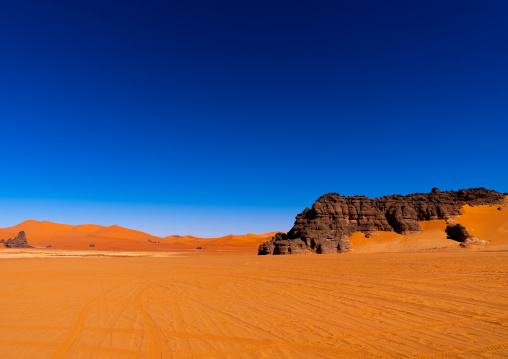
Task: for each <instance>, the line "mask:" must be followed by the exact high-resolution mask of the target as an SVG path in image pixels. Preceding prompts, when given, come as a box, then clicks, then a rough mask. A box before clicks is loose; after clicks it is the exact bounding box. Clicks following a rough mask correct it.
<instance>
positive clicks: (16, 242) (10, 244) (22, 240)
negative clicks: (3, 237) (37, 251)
mask: <svg viewBox="0 0 508 359" xmlns="http://www.w3.org/2000/svg"><path fill="white" fill-rule="evenodd" d="M4 246H6V247H7V248H33V247H32V246H29V245H28V242H27V240H26V235H25V232H23V231H21V232H19V233H18V235H17V236H16V237H14V238H13V239H11V238H9V239H8V240H7V241H5V243H4Z"/></svg>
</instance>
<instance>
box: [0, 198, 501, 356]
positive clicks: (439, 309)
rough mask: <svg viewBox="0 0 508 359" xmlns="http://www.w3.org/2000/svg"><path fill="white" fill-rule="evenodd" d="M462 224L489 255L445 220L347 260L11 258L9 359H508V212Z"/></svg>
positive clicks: (5, 316) (88, 254)
mask: <svg viewBox="0 0 508 359" xmlns="http://www.w3.org/2000/svg"><path fill="white" fill-rule="evenodd" d="M463 213H464V214H463V215H462V216H460V217H458V218H457V219H458V220H459V222H462V221H463V222H464V223H465V222H466V221H468V222H467V223H468V228H472V229H471V232H473V233H474V235H477V236H478V237H480V238H481V239H485V240H488V241H489V242H490V244H489V245H488V246H485V247H482V248H480V249H476V250H463V249H460V247H459V245H458V243H456V242H453V241H450V240H449V239H447V240H446V242H441V241H442V240H443V238H442V235H443V233H441V227H440V226H441V225H442V224H440V223H439V221H436V223H434V224H433V225H432V226H430V227H428V228H425V229H426V230H425V231H424V233H426V234H427V236H425V235H423V234H418V235H414V236H416V237H412V238H413V239H414V242H416V243H420V242H421V243H420V244H414V243H411V245H409V247H408V246H405V245H404V243H406V242H407V238H403V237H406V236H400V237H397V236H396V238H395V241H394V240H393V238H392V239H391V240H387V239H386V238H382V236H383V235H385V234H384V233H381V234H379V236H377V237H373V238H372V239H374V240H377V241H378V242H376V243H377V244H376V246H374V247H372V246H370V247H369V245H368V244H365V243H363V242H362V238H361V236H358V237H357V238H356V242H357V243H356V246H357V250H355V252H353V253H347V254H336V255H298V256H257V255H256V252H255V250H253V247H252V245H250V246H245V248H244V250H235V251H229V252H228V251H222V250H207V251H186V252H185V251H183V252H177V251H173V252H170V253H169V252H168V253H164V254H161V256H158V254H156V253H152V252H145V253H142V252H133V251H127V252H125V253H121V254H120V255H115V254H113V253H110V254H107V252H104V253H106V255H103V254H104V253H102V252H97V251H80V252H77V251H74V252H72V251H65V250H56V249H53V250H49V251H44V250H41V249H29V250H26V252H31V253H32V254H31V256H32V257H31V258H19V256H18V258H15V257H12V254H8V253H9V251H10V252H11V253H14V251H15V250H7V251H6V250H4V249H2V250H1V251H0V252H2V256H3V257H4V258H3V259H1V260H0V271H1V273H2V276H1V277H0V298H1V300H2V304H3V305H2V307H0V358H357V357H361V358H506V357H508V239H507V236H506V230H507V229H508V210H507V209H506V208H503V210H502V211H499V210H497V209H496V208H492V207H484V208H480V207H474V208H473V207H472V208H465V209H464V211H463ZM489 223H490V224H491V225H490V226H489V225H488V224H489ZM494 225H495V226H494ZM386 235H393V234H390V233H387V234H386ZM436 236H437V237H436ZM409 237H411V236H409ZM445 239H446V238H445ZM426 241H430V242H431V243H428V244H425V243H426ZM362 243H363V244H362ZM387 243H397V244H396V245H393V244H392V245H390V244H387ZM441 244H443V246H444V247H443V246H441ZM383 248H384V249H385V250H382V249H383ZM369 251H370V252H369ZM19 252H20V251H19V250H18V253H19ZM21 252H24V251H21ZM60 252H61V253H63V254H64V255H63V256H58V257H53V255H52V254H51V253H56V255H58V253H60ZM34 253H35V254H34ZM37 253H39V254H37ZM40 253H43V254H44V253H45V254H46V255H45V256H42V254H40ZM72 253H74V254H77V255H78V256H77V257H74V256H68V255H72ZM9 256H10V257H9ZM5 258H9V259H5Z"/></svg>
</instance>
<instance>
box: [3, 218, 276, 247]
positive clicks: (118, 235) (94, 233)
mask: <svg viewBox="0 0 508 359" xmlns="http://www.w3.org/2000/svg"><path fill="white" fill-rule="evenodd" d="M20 231H25V233H26V236H27V240H28V243H29V244H30V245H31V246H34V247H36V248H38V249H43V248H46V247H48V246H51V247H48V248H51V250H54V249H65V250H96V251H124V252H126V251H135V252H140V251H141V252H147V251H182V250H186V251H189V250H195V249H196V248H197V247H202V248H206V249H208V250H210V249H211V250H225V251H226V250H227V251H238V250H240V251H243V250H247V251H251V252H252V251H253V250H256V249H257V248H258V247H259V245H260V244H262V243H264V242H266V241H268V240H270V239H271V238H272V237H273V235H274V234H275V233H276V232H269V233H263V234H245V235H228V236H224V237H219V238H200V237H194V236H190V235H189V236H175V235H172V236H167V237H158V236H153V235H150V234H148V233H144V232H141V231H137V230H134V229H129V228H124V227H120V226H117V225H112V226H109V227H105V226H99V225H95V224H83V225H77V226H73V225H70V224H60V223H53V222H49V221H36V220H28V221H24V222H22V223H19V224H17V225H15V226H12V227H7V228H0V239H5V240H7V239H9V238H14V237H15V236H16V235H17V234H18V233H19V232H20ZM91 244H93V245H95V247H94V248H93V249H91V247H90V245H91ZM1 251H2V248H0V252H1Z"/></svg>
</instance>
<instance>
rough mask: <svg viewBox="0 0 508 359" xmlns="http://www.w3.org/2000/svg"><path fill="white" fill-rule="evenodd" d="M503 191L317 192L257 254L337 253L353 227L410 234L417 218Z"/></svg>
mask: <svg viewBox="0 0 508 359" xmlns="http://www.w3.org/2000/svg"><path fill="white" fill-rule="evenodd" d="M504 203H505V196H504V195H503V194H502V193H499V192H496V191H492V190H488V189H485V188H483V187H481V188H471V189H461V190H459V191H443V192H441V191H440V190H439V189H438V188H433V189H432V192H430V193H414V194H409V195H407V196H401V195H397V194H396V195H391V196H385V197H380V198H368V197H366V196H351V197H345V196H341V195H339V194H338V193H327V194H325V195H323V196H321V197H320V198H319V199H318V200H317V201H316V202H315V203H314V204H313V205H312V208H306V209H305V210H304V211H303V212H302V213H300V214H299V215H297V216H296V221H295V224H294V226H293V228H292V229H291V230H290V231H289V232H288V233H287V234H285V233H277V234H276V235H275V236H274V237H273V238H272V240H271V241H269V242H266V243H264V244H262V245H261V246H260V247H259V250H258V254H260V255H263V254H299V253H337V252H347V251H350V250H351V249H352V246H351V243H350V242H349V240H348V238H349V236H351V234H353V233H354V232H363V233H365V234H366V235H367V236H369V233H371V232H374V231H395V232H396V233H399V234H411V233H416V232H420V231H421V230H422V228H421V226H420V224H419V223H418V222H419V221H431V220H436V219H447V218H449V217H451V216H456V215H459V214H460V209H461V208H462V206H464V205H466V204H469V205H471V206H477V205H492V204H504Z"/></svg>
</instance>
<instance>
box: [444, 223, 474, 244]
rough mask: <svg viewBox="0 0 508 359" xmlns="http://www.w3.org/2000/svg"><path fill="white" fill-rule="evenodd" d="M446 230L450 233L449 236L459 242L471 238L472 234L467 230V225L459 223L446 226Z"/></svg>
mask: <svg viewBox="0 0 508 359" xmlns="http://www.w3.org/2000/svg"><path fill="white" fill-rule="evenodd" d="M445 232H446V234H447V235H448V238H450V239H453V240H455V241H458V242H465V241H466V240H467V239H469V238H471V235H470V234H469V232H468V231H467V229H466V227H464V226H463V225H461V224H458V223H457V224H449V225H448V226H446V229H445Z"/></svg>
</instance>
